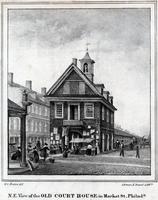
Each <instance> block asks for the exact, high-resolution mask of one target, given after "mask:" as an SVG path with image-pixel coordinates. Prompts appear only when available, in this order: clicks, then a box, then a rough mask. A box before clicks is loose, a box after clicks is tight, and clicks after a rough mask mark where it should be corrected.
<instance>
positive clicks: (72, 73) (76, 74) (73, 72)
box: [47, 63, 100, 96]
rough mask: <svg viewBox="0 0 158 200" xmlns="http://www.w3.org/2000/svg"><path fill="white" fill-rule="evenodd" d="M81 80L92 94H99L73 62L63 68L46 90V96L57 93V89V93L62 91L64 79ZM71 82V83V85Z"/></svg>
mask: <svg viewBox="0 0 158 200" xmlns="http://www.w3.org/2000/svg"><path fill="white" fill-rule="evenodd" d="M68 80H69V81H72V84H73V81H74V82H75V81H76V82H77V81H82V82H84V83H85V85H86V86H85V87H86V88H89V89H90V90H91V91H92V92H93V94H94V95H97V96H98V95H99V96H100V93H99V92H98V90H97V89H96V88H95V86H94V85H93V83H92V82H91V81H90V80H89V79H88V78H87V77H86V76H85V75H84V73H83V72H82V71H81V70H80V69H79V68H78V67H77V66H75V65H74V64H73V63H72V64H71V65H70V66H69V67H68V68H67V69H66V70H65V72H64V73H63V74H62V75H61V76H60V77H59V79H58V80H57V81H56V82H55V83H54V85H53V86H52V87H51V88H50V89H49V90H48V92H47V96H49V95H53V94H55V93H57V90H59V94H61V93H62V92H63V91H62V90H63V85H64V82H66V81H68ZM72 84H71V85H72Z"/></svg>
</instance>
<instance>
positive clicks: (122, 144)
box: [120, 140, 124, 157]
mask: <svg viewBox="0 0 158 200" xmlns="http://www.w3.org/2000/svg"><path fill="white" fill-rule="evenodd" d="M120 147H121V149H120V156H123V157H124V143H123V140H122V141H121V145H120Z"/></svg>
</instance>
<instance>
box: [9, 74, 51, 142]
mask: <svg viewBox="0 0 158 200" xmlns="http://www.w3.org/2000/svg"><path fill="white" fill-rule="evenodd" d="M24 91H26V93H27V95H28V101H29V102H31V105H30V106H28V107H27V116H26V137H27V144H28V143H32V144H34V145H35V144H36V143H37V141H38V140H39V141H40V142H41V144H44V143H45V142H47V143H49V141H50V134H49V133H50V131H49V126H50V124H49V116H50V113H49V112H50V111H49V110H50V107H49V102H47V100H46V99H45V97H44V95H45V94H46V88H41V93H38V92H36V91H34V90H32V81H30V80H27V81H26V85H25V86H22V85H20V84H17V83H15V82H14V81H13V73H8V97H9V99H10V100H12V101H13V102H15V103H16V104H17V105H19V106H21V107H23V105H22V98H23V92H24ZM20 127H21V124H20V118H18V117H10V118H9V142H10V143H16V144H17V145H20V130H21V129H20Z"/></svg>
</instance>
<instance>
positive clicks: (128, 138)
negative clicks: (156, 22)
mask: <svg viewBox="0 0 158 200" xmlns="http://www.w3.org/2000/svg"><path fill="white" fill-rule="evenodd" d="M140 139H141V137H140V136H138V135H135V134H132V133H129V132H128V131H126V130H122V129H119V128H114V146H115V144H116V141H117V140H118V141H119V142H121V141H123V143H124V144H125V145H129V144H130V143H131V142H136V141H139V140H140Z"/></svg>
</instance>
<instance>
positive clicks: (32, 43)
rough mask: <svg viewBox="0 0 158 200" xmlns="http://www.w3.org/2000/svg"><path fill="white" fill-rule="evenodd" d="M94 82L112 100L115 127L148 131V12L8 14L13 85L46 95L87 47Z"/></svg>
mask: <svg viewBox="0 0 158 200" xmlns="http://www.w3.org/2000/svg"><path fill="white" fill-rule="evenodd" d="M87 42H88V43H90V45H89V46H88V49H89V54H90V57H91V58H92V59H93V60H95V66H94V70H95V71H94V82H95V83H104V85H105V89H106V90H109V91H110V94H111V95H113V96H114V105H115V107H116V108H117V111H116V113H115V123H116V124H118V125H120V126H121V127H122V128H123V129H126V130H129V131H130V132H132V133H135V134H138V135H141V136H143V135H147V134H149V130H150V123H149V120H150V115H149V112H150V101H149V100H150V92H149V91H150V79H149V77H150V10H149V9H127V8H126V9H112V8H111V9H49V10H46V9H42V10H38V9H36V10H10V11H9V59H8V63H9V72H13V73H14V81H15V82H17V83H20V84H22V85H25V81H26V80H32V82H33V83H32V85H33V89H34V90H36V91H38V92H40V89H41V87H47V89H49V88H50V87H51V86H52V85H53V84H54V82H55V81H56V80H57V78H59V77H60V76H61V75H62V73H63V72H64V71H65V70H66V68H67V67H68V66H69V65H70V64H71V63H72V58H77V59H78V67H80V62H79V59H81V58H83V57H84V55H85V53H86V47H87V46H86V43H87Z"/></svg>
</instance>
